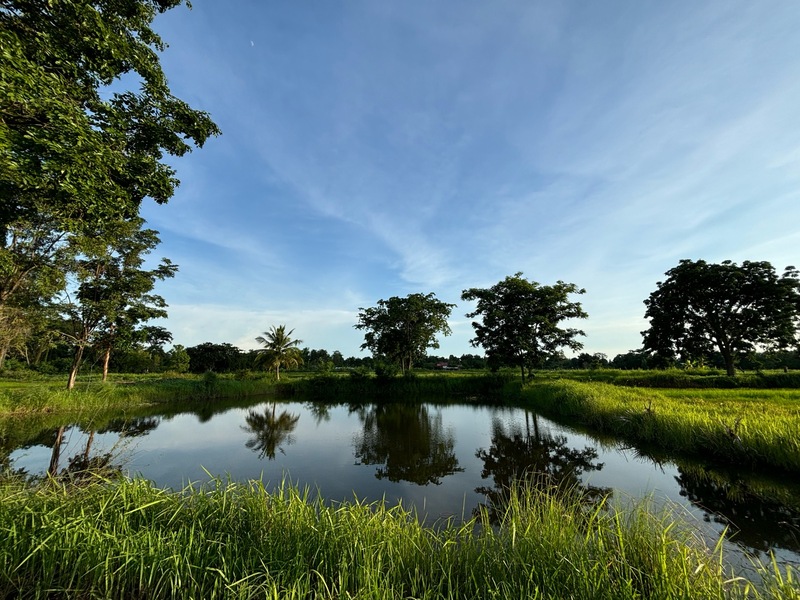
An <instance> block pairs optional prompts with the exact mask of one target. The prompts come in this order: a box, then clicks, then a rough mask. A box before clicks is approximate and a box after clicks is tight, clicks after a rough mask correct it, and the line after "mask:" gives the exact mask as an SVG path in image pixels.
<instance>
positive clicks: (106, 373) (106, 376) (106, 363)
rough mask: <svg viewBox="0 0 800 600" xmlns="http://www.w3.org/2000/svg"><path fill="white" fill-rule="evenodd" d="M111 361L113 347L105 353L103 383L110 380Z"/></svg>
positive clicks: (109, 347) (108, 348) (107, 348)
mask: <svg viewBox="0 0 800 600" xmlns="http://www.w3.org/2000/svg"><path fill="white" fill-rule="evenodd" d="M110 360H111V346H108V347H106V349H105V350H104V351H103V382H105V381H106V379H108V362H109V361H110Z"/></svg>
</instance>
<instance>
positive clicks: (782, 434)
mask: <svg viewBox="0 0 800 600" xmlns="http://www.w3.org/2000/svg"><path fill="white" fill-rule="evenodd" d="M524 397H525V401H526V402H527V403H528V405H529V406H531V407H532V408H533V409H534V410H536V411H538V412H540V413H541V414H543V415H545V416H549V417H551V418H554V419H556V420H560V421H562V422H567V423H577V424H581V425H584V426H586V427H589V428H590V429H592V430H595V431H598V432H602V433H604V434H610V435H613V436H617V437H619V438H622V439H625V440H628V441H631V442H633V443H636V444H643V445H646V446H648V447H652V448H660V449H663V450H665V451H668V452H671V453H678V454H684V455H690V456H691V455H694V456H701V457H703V458H705V459H707V460H711V461H717V462H720V463H727V464H735V465H748V466H751V467H768V468H772V469H776V470H781V471H789V472H795V473H796V472H800V392H798V391H796V390H795V391H790V390H738V389H737V390H713V389H712V390H706V389H700V390H688V389H681V390H652V389H642V388H625V387H619V386H615V385H610V384H606V383H595V382H592V383H587V382H579V381H569V380H560V381H540V382H535V383H533V384H532V385H530V386H528V387H527V388H526V389H525V390H524Z"/></svg>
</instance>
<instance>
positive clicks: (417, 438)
mask: <svg viewBox="0 0 800 600" xmlns="http://www.w3.org/2000/svg"><path fill="white" fill-rule="evenodd" d="M358 412H359V418H360V419H361V422H362V423H363V432H362V434H361V435H360V436H357V437H356V439H355V442H354V446H355V456H356V459H357V460H360V461H361V463H362V464H365V465H382V466H380V467H379V468H378V470H377V471H376V472H375V477H377V478H378V479H384V478H386V479H388V480H389V481H393V482H398V481H409V482H411V483H416V484H417V485H428V484H430V483H432V484H435V485H439V484H440V483H441V481H442V478H443V477H446V476H448V475H452V474H453V473H458V472H461V471H463V470H464V469H462V468H461V467H459V466H458V458H457V457H456V455H455V451H454V447H455V439H454V437H453V434H452V432H451V431H445V429H444V427H443V426H442V415H441V414H435V415H430V414H429V412H428V407H427V406H425V405H421V404H419V405H408V404H379V405H375V406H372V407H369V408H368V409H365V410H359V411H358Z"/></svg>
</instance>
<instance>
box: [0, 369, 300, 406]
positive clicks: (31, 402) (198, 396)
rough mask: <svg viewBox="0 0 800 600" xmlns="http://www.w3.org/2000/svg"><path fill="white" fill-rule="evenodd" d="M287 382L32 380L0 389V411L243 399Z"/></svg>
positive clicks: (282, 387) (220, 378)
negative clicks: (69, 385) (67, 384)
mask: <svg viewBox="0 0 800 600" xmlns="http://www.w3.org/2000/svg"><path fill="white" fill-rule="evenodd" d="M286 386H290V384H282V383H281V384H275V383H273V382H271V381H270V380H269V379H265V378H236V377H223V376H219V375H216V374H214V373H208V374H206V375H205V376H179V377H178V376H176V377H167V378H158V379H155V378H143V379H138V380H128V381H117V382H108V383H101V382H89V383H81V384H80V385H79V386H77V387H76V388H75V389H74V390H72V391H67V390H66V389H64V385H63V382H61V381H60V380H59V381H58V383H55V382H52V381H35V382H29V383H26V384H25V385H19V386H16V387H11V386H9V387H6V388H0V413H6V414H26V413H37V412H59V413H61V412H82V413H87V412H94V411H98V410H109V409H118V410H129V409H131V408H135V407H144V406H154V405H163V404H175V403H178V404H182V403H183V404H185V403H186V402H192V401H207V400H217V399H221V398H243V397H247V396H259V395H267V394H281V390H286V389H287V387H286Z"/></svg>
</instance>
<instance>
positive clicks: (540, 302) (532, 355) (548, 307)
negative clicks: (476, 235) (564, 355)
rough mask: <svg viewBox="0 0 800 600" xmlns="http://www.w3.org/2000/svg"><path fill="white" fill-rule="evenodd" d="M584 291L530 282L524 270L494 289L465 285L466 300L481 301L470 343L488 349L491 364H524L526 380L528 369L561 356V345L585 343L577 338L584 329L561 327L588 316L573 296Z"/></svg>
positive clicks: (571, 286) (572, 346)
mask: <svg viewBox="0 0 800 600" xmlns="http://www.w3.org/2000/svg"><path fill="white" fill-rule="evenodd" d="M583 293H585V290H583V289H579V288H578V287H577V286H576V285H575V284H573V283H564V282H563V281H559V282H557V283H556V284H555V285H540V284H539V283H537V282H535V281H528V280H527V279H525V278H524V277H523V276H522V273H516V274H515V275H513V276H509V277H506V278H505V279H504V280H503V281H500V282H498V283H496V284H495V285H493V286H492V287H490V288H470V289H468V290H464V292H463V293H462V294H461V298H462V300H467V301H475V302H477V304H476V307H475V310H474V311H473V312H470V313H467V317H468V318H470V319H473V318H475V317H480V318H481V320H480V321H474V322H473V323H472V326H473V327H474V328H475V337H474V338H473V339H472V340H471V343H472V345H473V346H481V347H482V348H483V349H484V350H485V351H486V358H487V360H488V361H489V364H490V366H493V367H498V366H513V367H519V369H520V371H521V373H522V380H523V381H524V380H525V369H529V370H530V369H533V368H535V367H538V366H540V365H541V364H542V363H543V362H544V361H545V360H547V359H548V358H552V357H555V356H559V355H561V349H562V348H569V349H571V350H580V349H582V348H583V344H582V343H580V342H579V341H577V340H576V339H575V338H576V337H577V336H579V335H585V334H584V332H583V331H581V330H579V329H574V328H569V327H568V328H563V327H559V324H560V323H561V322H562V321H565V320H568V319H585V318H586V317H587V316H588V315H587V314H586V313H585V312H584V311H583V308H582V307H581V304H580V302H575V301H572V300H570V299H569V296H570V294H583Z"/></svg>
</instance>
